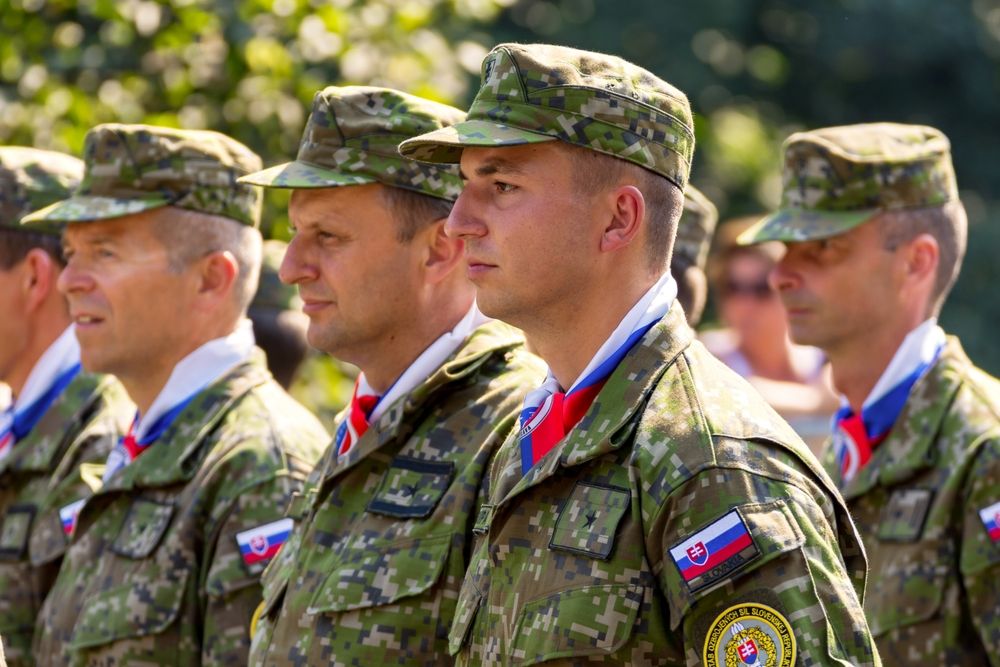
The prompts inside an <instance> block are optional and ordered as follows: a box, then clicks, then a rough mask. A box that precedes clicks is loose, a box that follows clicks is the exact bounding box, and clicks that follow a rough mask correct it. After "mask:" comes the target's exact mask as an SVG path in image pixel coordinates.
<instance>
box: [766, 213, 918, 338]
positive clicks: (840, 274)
mask: <svg viewBox="0 0 1000 667" xmlns="http://www.w3.org/2000/svg"><path fill="white" fill-rule="evenodd" d="M785 245H786V251H785V254H784V256H783V257H782V258H781V260H780V261H779V262H778V264H777V266H775V268H774V269H773V270H772V271H771V275H770V281H771V285H772V286H773V287H774V288H775V289H776V290H778V293H779V294H780V296H781V300H782V303H783V304H784V306H785V310H786V312H787V314H788V330H789V334H790V335H791V338H792V340H794V341H795V342H796V343H799V344H802V345H815V346H817V347H819V348H822V349H824V350H827V351H830V350H835V349H837V347H838V346H840V345H842V344H845V343H846V344H856V342H857V341H858V340H863V338H864V336H865V335H866V334H867V333H868V332H870V331H872V330H875V329H877V328H879V327H880V325H881V324H882V323H883V322H885V321H887V320H890V319H891V318H893V311H894V304H895V303H896V302H897V299H898V293H899V286H900V278H901V273H900V266H899V261H898V256H897V253H894V252H892V251H888V250H886V249H885V247H884V245H885V244H884V241H883V239H882V235H881V233H880V232H879V229H878V227H877V226H876V225H875V224H873V223H872V222H866V223H864V224H862V225H859V226H857V227H855V228H854V229H851V230H849V231H847V232H845V233H843V234H841V235H839V236H834V237H833V238H829V239H823V240H820V241H804V242H800V243H786V244H785Z"/></svg>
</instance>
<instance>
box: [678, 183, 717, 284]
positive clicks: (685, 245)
mask: <svg viewBox="0 0 1000 667" xmlns="http://www.w3.org/2000/svg"><path fill="white" fill-rule="evenodd" d="M718 221H719V212H718V211H717V210H716V208H715V205H714V204H713V203H712V202H710V201H709V200H708V197H706V196H705V195H704V194H702V193H701V191H700V190H698V189H697V188H696V187H694V186H693V185H691V184H690V183H689V184H688V186H687V187H686V188H684V211H683V212H682V213H681V219H680V222H678V223H677V239H676V240H675V241H674V261H676V260H678V259H679V260H681V261H683V262H686V263H687V264H688V265H689V266H697V267H698V268H700V269H702V270H704V268H705V261H706V260H707V259H708V248H709V246H710V245H711V244H712V233H713V232H714V231H715V223H717V222H718Z"/></svg>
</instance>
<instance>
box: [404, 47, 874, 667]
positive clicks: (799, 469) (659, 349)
mask: <svg viewBox="0 0 1000 667" xmlns="http://www.w3.org/2000/svg"><path fill="white" fill-rule="evenodd" d="M693 148H694V146H693V128H692V118H691V112H690V109H689V106H688V102H687V99H686V98H685V96H684V95H683V93H681V92H680V91H678V90H677V89H676V88H674V87H673V86H671V85H670V84H668V83H666V82H664V81H662V80H660V79H658V78H656V77H654V76H653V75H651V74H650V73H648V72H646V71H645V70H642V69H640V68H638V67H636V66H634V65H632V64H630V63H627V62H625V61H623V60H621V59H619V58H615V57H612V56H606V55H602V54H595V53H587V52H583V51H577V50H574V49H567V48H563V47H555V46H545V45H515V44H505V45H500V46H498V47H496V48H494V49H493V51H492V52H490V53H489V54H488V55H487V56H486V59H485V61H484V63H483V68H482V85H481V87H480V90H479V93H478V95H477V97H476V100H475V101H474V102H473V105H472V109H471V111H470V112H469V120H468V121H467V122H465V123H458V124H457V125H455V126H453V127H450V128H444V129H442V130H439V131H437V132H433V133H429V134H427V135H424V136H422V137H418V138H416V139H413V140H410V141H407V142H404V143H403V144H402V145H401V147H400V150H401V152H402V153H403V154H404V155H409V156H412V157H415V158H417V159H421V160H427V161H437V162H449V161H450V162H455V161H460V162H461V169H462V172H463V175H464V176H465V177H466V178H467V181H466V185H465V189H464V190H463V192H462V195H461V196H460V197H459V199H458V200H457V202H456V204H455V207H454V210H453V211H452V214H451V216H450V218H449V222H448V232H449V234H452V235H457V236H460V237H461V238H463V239H464V240H465V241H466V255H467V258H468V259H467V261H468V272H469V275H470V276H471V277H472V279H473V281H474V282H475V283H476V285H477V286H478V288H479V290H478V299H479V303H480V306H481V307H482V309H483V312H485V313H488V314H491V315H494V316H497V317H500V318H501V319H504V320H506V321H508V322H511V323H512V324H515V325H517V326H520V327H521V328H522V329H523V330H524V331H525V333H526V336H527V337H528V339H529V342H530V343H531V345H532V346H533V347H534V349H537V350H538V352H539V354H540V356H541V357H542V358H543V359H545V360H546V361H547V362H549V366H550V375H549V378H548V379H547V380H546V381H545V383H544V384H543V385H542V386H541V387H540V388H539V389H538V390H536V391H533V392H531V393H530V394H529V395H528V397H527V399H526V401H525V409H524V411H523V412H522V419H521V424H522V426H521V429H520V430H519V431H518V432H517V433H513V434H511V436H510V437H509V438H508V439H507V440H506V441H505V442H504V444H503V445H502V446H501V448H500V450H499V452H498V454H497V456H496V458H495V459H494V463H493V464H492V466H491V469H490V472H489V473H488V484H487V489H486V491H485V493H486V497H487V500H486V503H485V505H484V506H483V508H482V510H481V511H480V513H479V516H478V517H477V520H476V523H475V527H474V532H475V533H476V535H477V539H476V541H475V544H474V545H473V556H472V562H471V564H470V567H469V571H468V573H467V574H466V577H465V581H464V583H463V586H462V591H461V595H460V598H459V602H458V612H457V615H456V620H455V623H454V625H453V626H452V629H451V633H450V636H449V642H450V643H449V649H450V651H451V652H452V654H454V655H455V656H457V658H458V662H459V664H463V665H473V664H475V665H480V664H483V665H530V664H537V663H542V662H544V663H545V664H547V665H549V664H551V665H583V664H598V663H599V664H612V665H685V664H686V665H698V664H705V665H710V666H714V665H727V666H728V665H736V664H741V661H742V663H746V664H767V665H819V664H822V665H830V664H838V665H847V664H850V665H870V664H873V663H876V662H877V658H876V657H875V654H874V648H873V643H872V640H871V636H870V633H869V631H868V627H867V625H866V623H865V620H864V615H863V613H862V609H861V603H860V600H859V597H860V594H861V591H862V590H863V588H864V579H865V560H864V555H863V551H862V549H861V546H860V543H859V540H858V538H857V536H856V533H855V531H854V527H853V525H852V523H851V520H850V518H849V516H848V513H847V509H846V507H845V506H844V503H843V501H842V500H841V499H840V497H839V495H838V494H837V492H836V489H835V488H834V486H833V484H832V482H831V481H830V479H829V477H828V476H827V475H826V474H825V473H824V472H823V471H822V470H821V469H820V468H819V466H818V464H816V463H815V460H814V459H813V458H812V457H811V456H810V454H809V453H808V452H807V450H806V449H805V446H804V445H803V443H802V442H801V441H800V440H799V439H798V437H796V435H795V434H794V433H793V432H792V431H791V429H790V428H789V427H788V426H787V424H785V423H784V422H783V421H782V420H781V419H780V418H779V417H778V416H777V415H776V414H775V413H774V412H773V411H772V410H771V409H770V408H768V407H767V406H766V405H765V404H764V402H763V400H762V399H761V398H760V397H759V396H758V395H757V394H756V393H755V392H754V391H753V390H752V389H751V388H750V387H749V386H748V385H747V384H746V383H745V382H744V381H743V380H741V379H740V378H739V377H737V376H735V375H734V374H733V373H732V372H730V371H729V370H728V369H726V368H724V367H723V366H722V365H721V363H720V362H718V361H717V360H716V359H714V358H713V357H712V356H711V355H709V354H708V353H707V352H706V351H705V349H704V348H703V347H702V346H701V345H700V344H699V343H698V342H697V341H695V340H694V337H693V334H692V331H691V329H690V328H689V327H688V325H687V323H686V322H685V320H684V315H683V313H682V312H681V309H680V308H679V307H677V305H676V303H674V301H675V299H674V296H675V294H676V292H675V290H676V286H675V285H674V283H673V281H672V279H671V278H670V275H669V272H668V271H667V262H668V260H669V256H670V249H671V248H670V246H671V245H672V241H673V238H672V237H673V233H674V230H675V229H676V225H677V221H678V218H679V216H680V211H681V206H682V191H683V188H684V186H685V184H686V181H687V177H688V172H689V165H690V161H691V156H692V152H693ZM671 304H673V305H671ZM588 360H589V361H588ZM574 378H577V380H576V381H574ZM566 387H568V388H569V389H568V390H564V388H566Z"/></svg>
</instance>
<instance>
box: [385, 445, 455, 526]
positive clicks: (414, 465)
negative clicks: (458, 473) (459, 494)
mask: <svg viewBox="0 0 1000 667" xmlns="http://www.w3.org/2000/svg"><path fill="white" fill-rule="evenodd" d="M454 476H455V464H454V463H453V462H451V461H423V460H420V459H413V458H409V457H406V456H397V457H396V458H395V459H393V461H392V463H391V464H390V465H389V469H388V470H387V471H386V473H385V475H384V476H383V477H382V483H381V484H380V485H379V488H378V491H376V492H375V496H374V497H373V498H372V500H371V502H370V503H369V504H368V511H369V512H374V513H375V514H382V515H384V516H389V517H393V518H398V519H422V518H425V517H428V516H430V515H431V513H432V512H433V511H434V508H436V507H437V505H438V503H439V502H440V501H441V498H442V497H444V494H445V493H446V492H447V491H448V487H449V486H451V480H452V478H453V477H454Z"/></svg>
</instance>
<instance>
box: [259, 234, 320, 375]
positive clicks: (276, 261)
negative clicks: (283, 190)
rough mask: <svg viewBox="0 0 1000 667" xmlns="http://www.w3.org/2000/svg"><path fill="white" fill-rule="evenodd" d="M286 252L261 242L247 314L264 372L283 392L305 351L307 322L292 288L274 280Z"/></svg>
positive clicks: (284, 247) (279, 245)
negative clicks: (256, 283) (254, 290)
mask: <svg viewBox="0 0 1000 667" xmlns="http://www.w3.org/2000/svg"><path fill="white" fill-rule="evenodd" d="M287 248H288V244H286V243H284V242H282V241H275V240H270V241H264V248H263V261H262V263H261V267H260V286H258V287H257V294H255V295H254V297H253V301H251V302H250V308H249V310H248V311H247V317H249V318H250V321H251V322H253V333H254V338H256V339H257V344H258V345H260V347H261V349H263V350H264V353H265V354H266V355H267V368H268V370H270V371H271V374H272V375H273V376H274V379H275V380H277V381H278V384H280V385H281V386H282V387H284V388H285V389H288V388H289V387H290V386H291V384H292V382H293V381H294V380H295V376H296V374H297V373H298V370H299V367H300V366H301V365H302V362H303V361H304V360H305V358H306V354H307V353H308V351H309V343H308V342H307V341H306V328H307V327H308V326H309V319H308V318H307V317H306V316H305V314H304V313H303V312H302V299H300V298H299V293H298V290H296V289H295V286H294V285H286V284H284V283H283V282H281V279H280V278H279V277H278V270H279V269H280V268H281V262H282V260H283V259H284V258H285V250H287Z"/></svg>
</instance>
